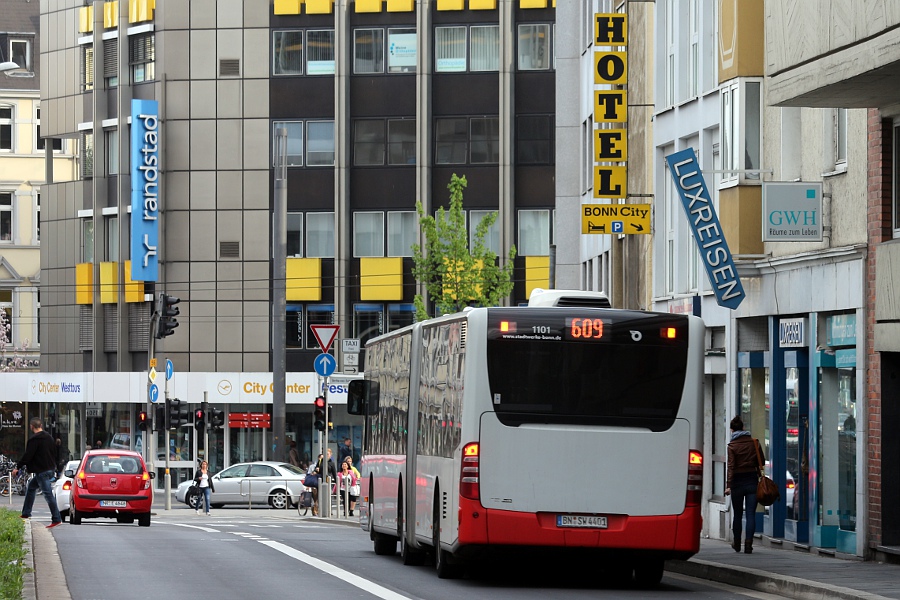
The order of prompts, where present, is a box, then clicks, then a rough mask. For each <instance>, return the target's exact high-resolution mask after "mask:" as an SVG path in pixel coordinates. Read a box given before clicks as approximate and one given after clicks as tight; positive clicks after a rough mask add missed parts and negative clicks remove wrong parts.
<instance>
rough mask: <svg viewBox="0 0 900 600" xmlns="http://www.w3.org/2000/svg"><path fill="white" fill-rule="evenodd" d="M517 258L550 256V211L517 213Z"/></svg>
mask: <svg viewBox="0 0 900 600" xmlns="http://www.w3.org/2000/svg"><path fill="white" fill-rule="evenodd" d="M516 250H518V255H519V256H548V255H549V254H550V211H549V210H520V211H519V243H518V245H517V246H516Z"/></svg>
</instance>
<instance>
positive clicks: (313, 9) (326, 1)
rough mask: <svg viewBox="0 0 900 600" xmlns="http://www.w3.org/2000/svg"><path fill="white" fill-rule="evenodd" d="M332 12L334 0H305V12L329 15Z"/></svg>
mask: <svg viewBox="0 0 900 600" xmlns="http://www.w3.org/2000/svg"><path fill="white" fill-rule="evenodd" d="M333 12H334V0H306V14H308V15H330V14H331V13H333Z"/></svg>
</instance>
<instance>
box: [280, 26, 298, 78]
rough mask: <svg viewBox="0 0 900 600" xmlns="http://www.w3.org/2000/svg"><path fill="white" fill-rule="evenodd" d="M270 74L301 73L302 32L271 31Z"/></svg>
mask: <svg viewBox="0 0 900 600" xmlns="http://www.w3.org/2000/svg"><path fill="white" fill-rule="evenodd" d="M272 74H273V75H302V74H303V32H302V31H274V32H272Z"/></svg>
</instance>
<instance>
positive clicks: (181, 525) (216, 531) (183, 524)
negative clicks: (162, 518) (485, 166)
mask: <svg viewBox="0 0 900 600" xmlns="http://www.w3.org/2000/svg"><path fill="white" fill-rule="evenodd" d="M166 525H174V526H175V527H187V528H188V529H199V530H200V531H205V532H207V533H222V532H221V531H219V530H218V529H213V528H212V527H202V526H200V525H188V524H187V523H166Z"/></svg>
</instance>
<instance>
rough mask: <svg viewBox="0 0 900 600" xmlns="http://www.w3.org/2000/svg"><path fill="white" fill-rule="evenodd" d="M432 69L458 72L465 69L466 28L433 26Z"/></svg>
mask: <svg viewBox="0 0 900 600" xmlns="http://www.w3.org/2000/svg"><path fill="white" fill-rule="evenodd" d="M434 70H435V72H437V73H460V72H463V71H465V70H466V28H465V27H435V28H434Z"/></svg>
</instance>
